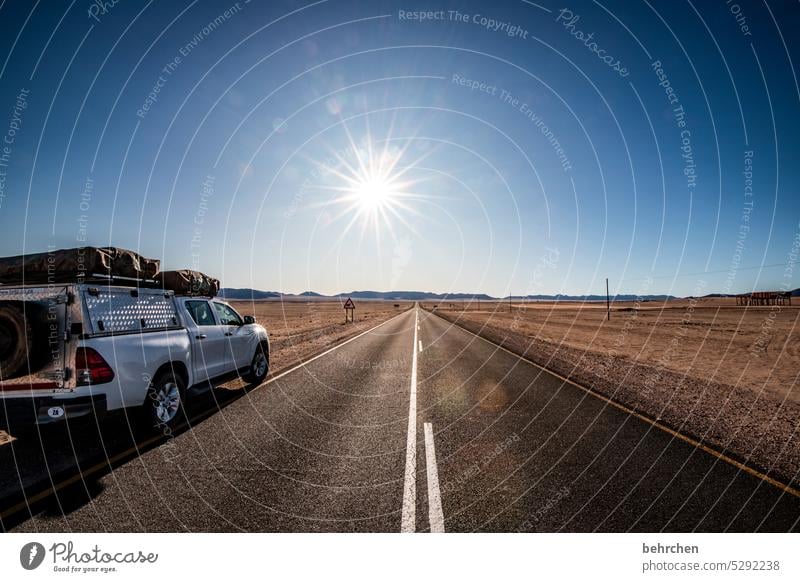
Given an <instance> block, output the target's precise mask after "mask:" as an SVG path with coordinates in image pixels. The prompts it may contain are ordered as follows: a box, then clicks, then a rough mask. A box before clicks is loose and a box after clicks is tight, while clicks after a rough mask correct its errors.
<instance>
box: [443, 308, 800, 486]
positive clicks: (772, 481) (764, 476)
mask: <svg viewBox="0 0 800 582" xmlns="http://www.w3.org/2000/svg"><path fill="white" fill-rule="evenodd" d="M428 313H431V314H432V315H435V316H436V317H438V318H439V319H441V320H443V321H446V322H447V323H452V324H454V325H457V326H458V327H459V328H460V329H463V330H464V331H466V332H467V333H470V334H472V335H474V336H475V337H476V338H478V339H481V340H483V341H485V342H486V343H488V344H491V345H492V346H495V347H497V348H500V349H501V350H503V351H504V352H507V353H509V354H511V355H512V356H514V357H515V358H518V359H520V360H522V361H523V362H525V363H527V364H530V365H532V366H534V367H536V368H539V369H540V370H542V371H543V372H547V373H548V374H550V375H551V376H554V377H556V378H558V379H559V380H561V381H562V382H566V383H567V384H571V385H572V386H575V387H576V388H580V389H581V390H583V391H584V392H586V393H587V394H591V395H592V396H594V397H595V398H598V399H600V400H602V401H603V402H606V403H608V404H610V405H611V406H613V407H615V408H617V409H619V410H621V411H623V412H626V413H628V414H630V415H632V416H635V417H636V418H638V419H639V420H643V421H644V422H646V423H647V424H649V425H651V426H654V427H656V428H657V429H659V430H661V431H663V432H665V433H667V434H670V435H672V436H674V437H677V438H679V439H680V440H682V441H684V442H686V443H688V444H690V445H692V446H694V447H696V448H698V449H700V450H702V451H705V452H706V453H708V454H710V455H713V456H715V457H716V458H718V459H720V460H721V461H724V462H726V463H728V464H729V465H733V466H734V467H736V468H737V469H740V470H742V471H744V472H745V473H748V474H750V475H752V476H753V477H757V478H759V479H761V480H762V481H764V482H766V483H769V484H770V485H772V486H773V487H777V488H778V489H780V490H781V491H784V492H786V493H789V494H790V495H794V496H795V497H797V498H800V490H798V489H795V488H794V487H792V486H791V485H787V484H786V483H782V482H781V481H778V480H777V479H773V478H772V477H770V476H769V475H767V474H765V473H762V472H761V471H758V470H756V469H753V468H752V467H750V466H748V465H745V464H744V463H742V462H741V461H737V460H736V459H733V458H731V457H729V456H728V455H726V454H724V453H721V452H719V451H717V450H715V449H713V448H711V447H709V446H707V445H704V444H703V443H701V442H699V441H697V440H695V439H693V438H692V437H690V436H687V435H685V434H683V433H680V432H678V431H676V430H674V429H671V428H669V427H668V426H666V425H663V424H661V423H660V422H658V421H656V420H653V419H652V418H648V417H646V416H644V415H643V414H640V413H639V412H636V411H635V410H633V409H632V408H628V407H627V406H625V405H624V404H620V403H619V402H616V401H615V400H612V399H611V398H609V397H608V396H603V395H602V394H600V393H599V392H597V391H596V390H593V389H592V388H589V387H587V386H583V385H581V384H578V383H577V382H575V381H574V380H572V379H570V378H567V377H566V376H562V375H561V374H559V373H558V372H554V371H553V370H550V369H549V368H546V367H544V366H542V365H541V364H537V363H536V362H534V361H533V360H530V359H528V358H526V357H525V356H520V355H519V354H517V353H515V352H512V351H511V350H509V349H508V348H506V347H504V346H501V345H500V344H498V343H496V342H493V341H492V340H490V339H487V338H485V337H483V336H482V335H479V334H477V333H475V332H474V331H472V330H469V329H467V328H466V327H464V326H463V325H461V324H459V323H457V322H455V321H450V320H449V319H445V318H444V317H442V316H441V315H439V314H438V313H434V312H432V311H429V312H428Z"/></svg>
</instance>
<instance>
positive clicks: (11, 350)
mask: <svg viewBox="0 0 800 582" xmlns="http://www.w3.org/2000/svg"><path fill="white" fill-rule="evenodd" d="M33 346H34V337H33V329H32V328H31V325H30V320H29V319H28V318H26V317H25V313H24V311H23V307H22V304H15V303H5V304H2V303H0V380H8V379H9V378H13V377H14V376H16V375H17V374H19V373H21V372H23V371H24V372H27V368H28V354H32V353H33Z"/></svg>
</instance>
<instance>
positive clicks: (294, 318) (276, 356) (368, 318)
mask: <svg viewBox="0 0 800 582" xmlns="http://www.w3.org/2000/svg"><path fill="white" fill-rule="evenodd" d="M230 303H231V305H232V306H233V307H234V308H235V309H236V310H237V311H238V312H239V313H241V314H242V315H254V316H255V317H256V320H257V321H258V323H260V324H261V325H263V326H264V327H266V328H267V331H268V332H269V338H270V349H271V351H272V354H271V356H270V368H271V369H272V370H273V371H277V370H279V369H280V368H284V367H286V366H287V365H290V364H292V363H294V362H296V361H298V360H302V359H305V358H307V357H309V356H311V355H313V354H315V353H317V352H319V351H322V350H323V349H325V348H326V347H328V346H330V345H332V344H334V343H337V342H339V341H342V340H344V339H347V338H348V337H351V336H353V335H355V334H356V333H359V332H361V331H364V330H367V329H369V328H371V327H374V326H376V325H378V324H379V323H381V322H382V321H386V320H387V319H389V318H390V317H393V316H395V315H397V314H398V313H401V312H402V311H405V310H406V309H409V308H410V307H411V306H412V305H413V304H412V303H411V302H408V301H406V302H396V303H395V302H389V301H386V302H384V301H359V302H356V310H355V322H354V323H347V324H345V323H344V309H343V308H342V304H341V303H340V302H338V301H308V302H304V301H273V300H266V301H231V302H230ZM395 305H397V307H395Z"/></svg>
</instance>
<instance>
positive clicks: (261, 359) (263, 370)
mask: <svg viewBox="0 0 800 582" xmlns="http://www.w3.org/2000/svg"><path fill="white" fill-rule="evenodd" d="M267 374H269V349H268V348H266V346H264V344H258V347H257V348H256V353H255V354H253V360H252V361H251V362H250V367H249V368H248V369H247V373H246V374H245V377H244V379H245V380H246V381H247V382H248V383H249V384H250V386H251V387H254V386H258V385H259V384H261V383H262V382H263V381H264V378H266V377H267Z"/></svg>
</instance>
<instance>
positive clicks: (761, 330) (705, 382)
mask: <svg viewBox="0 0 800 582" xmlns="http://www.w3.org/2000/svg"><path fill="white" fill-rule="evenodd" d="M796 303H800V301H797V302H796ZM423 307H424V308H426V309H434V308H435V312H436V313H438V314H439V315H441V316H442V317H444V318H445V319H447V320H449V321H451V322H456V323H459V324H460V325H462V326H463V327H466V328H467V329H469V330H470V331H473V332H476V333H479V334H480V335H483V336H485V337H487V338H488V339H491V340H493V341H496V342H498V343H501V344H502V345H504V346H505V347H507V348H508V349H510V350H512V351H514V352H516V353H519V354H524V355H526V356H527V357H528V358H529V359H531V360H533V361H535V362H536V363H538V364H540V365H543V366H545V367H548V368H550V369H552V370H554V371H556V372H558V373H560V374H562V375H564V376H568V377H570V378H572V379H574V380H576V381H578V382H580V383H582V384H584V385H586V386H589V387H591V388H593V389H595V390H597V391H599V392H601V393H603V394H604V395H606V396H610V397H612V398H613V399H615V400H617V401H620V402H621V403H623V404H625V405H627V406H629V407H631V408H633V409H635V410H638V411H641V412H642V413H644V414H646V415H648V416H651V417H653V418H658V419H661V420H662V421H663V422H664V423H666V424H668V425H670V426H672V427H673V428H676V429H680V430H681V431H684V432H689V433H691V434H692V435H694V436H696V437H698V438H700V439H701V440H703V441H704V442H707V443H709V444H711V445H712V446H715V447H717V448H722V449H725V450H726V451H728V452H730V453H732V454H734V455H736V456H738V457H740V458H742V459H743V460H747V461H748V462H751V463H755V464H757V465H759V466H760V467H762V468H764V469H766V470H772V471H773V472H776V473H779V474H780V475H781V477H782V478H783V479H785V480H796V479H797V478H798V471H800V436H799V435H798V432H800V424H799V423H800V387H798V386H797V376H798V372H799V371H800V349H798V341H797V340H798V338H800V335H799V334H798V318H799V317H800V305H794V306H785V307H777V306H775V307H737V306H736V305H735V299H732V298H699V299H680V300H670V301H665V302H660V301H647V302H640V303H635V302H618V303H614V304H612V308H611V319H610V321H608V320H606V305H605V303H604V302H603V303H600V302H597V303H573V302H524V303H520V302H514V303H511V304H510V305H509V303H508V302H493V303H492V302H481V303H480V304H478V303H477V302H473V303H433V302H426V303H425V304H423Z"/></svg>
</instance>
